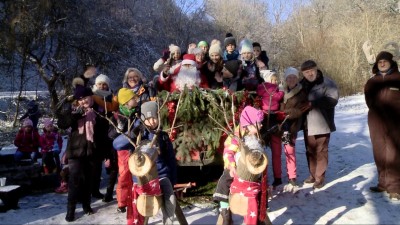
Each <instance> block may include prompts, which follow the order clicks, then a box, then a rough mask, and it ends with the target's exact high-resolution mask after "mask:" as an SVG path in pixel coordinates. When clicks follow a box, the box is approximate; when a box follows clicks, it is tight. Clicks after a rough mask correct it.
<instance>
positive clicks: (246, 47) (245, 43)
mask: <svg viewBox="0 0 400 225" xmlns="http://www.w3.org/2000/svg"><path fill="white" fill-rule="evenodd" d="M246 52H253V43H252V42H251V41H250V40H249V39H243V40H242V41H241V42H240V54H242V53H246Z"/></svg>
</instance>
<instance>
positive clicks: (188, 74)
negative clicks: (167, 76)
mask: <svg viewBox="0 0 400 225" xmlns="http://www.w3.org/2000/svg"><path fill="white" fill-rule="evenodd" d="M199 84H200V74H199V72H198V71H197V68H196V67H194V66H192V67H190V68H186V67H181V68H180V70H179V73H178V75H176V78H175V86H176V88H178V90H180V91H183V90H184V88H185V86H186V87H188V88H189V89H191V88H193V87H198V86H199Z"/></svg>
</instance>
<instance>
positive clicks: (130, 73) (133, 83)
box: [122, 68, 157, 106]
mask: <svg viewBox="0 0 400 225" xmlns="http://www.w3.org/2000/svg"><path fill="white" fill-rule="evenodd" d="M122 87H123V88H128V89H131V90H132V91H133V92H134V93H135V94H136V95H137V96H138V101H139V104H138V105H139V106H140V105H141V104H142V103H143V102H147V101H149V100H154V99H155V97H156V94H157V93H156V90H155V89H153V88H152V87H150V86H149V85H147V81H146V78H145V77H144V76H143V74H142V72H140V70H138V69H136V68H128V69H127V70H126V72H125V75H124V79H123V81H122Z"/></svg>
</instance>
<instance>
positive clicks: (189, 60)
mask: <svg viewBox="0 0 400 225" xmlns="http://www.w3.org/2000/svg"><path fill="white" fill-rule="evenodd" d="M187 64H189V65H192V66H196V56H195V55H194V54H185V55H184V56H183V60H182V65H187Z"/></svg>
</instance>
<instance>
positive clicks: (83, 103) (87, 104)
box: [78, 96, 93, 109]
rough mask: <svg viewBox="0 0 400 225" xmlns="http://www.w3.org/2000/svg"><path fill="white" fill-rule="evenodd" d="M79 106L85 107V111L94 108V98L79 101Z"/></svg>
mask: <svg viewBox="0 0 400 225" xmlns="http://www.w3.org/2000/svg"><path fill="white" fill-rule="evenodd" d="M78 104H79V106H80V107H83V108H84V109H88V108H90V107H92V105H93V98H92V96H86V97H83V98H81V99H79V100H78Z"/></svg>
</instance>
